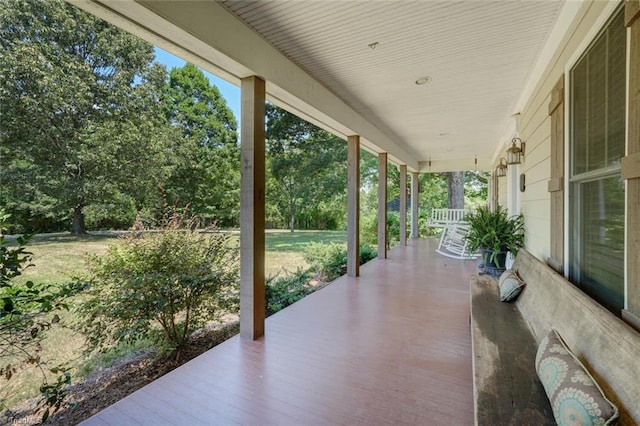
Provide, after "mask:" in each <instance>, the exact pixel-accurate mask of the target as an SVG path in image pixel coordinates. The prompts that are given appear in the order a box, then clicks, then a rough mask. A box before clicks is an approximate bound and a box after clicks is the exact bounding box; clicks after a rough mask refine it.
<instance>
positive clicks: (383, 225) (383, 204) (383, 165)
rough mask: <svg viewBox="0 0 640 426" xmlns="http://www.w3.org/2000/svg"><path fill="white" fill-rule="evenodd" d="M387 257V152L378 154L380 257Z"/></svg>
mask: <svg viewBox="0 0 640 426" xmlns="http://www.w3.org/2000/svg"><path fill="white" fill-rule="evenodd" d="M386 258H387V153H386V152H381V153H379V154H378V259H386Z"/></svg>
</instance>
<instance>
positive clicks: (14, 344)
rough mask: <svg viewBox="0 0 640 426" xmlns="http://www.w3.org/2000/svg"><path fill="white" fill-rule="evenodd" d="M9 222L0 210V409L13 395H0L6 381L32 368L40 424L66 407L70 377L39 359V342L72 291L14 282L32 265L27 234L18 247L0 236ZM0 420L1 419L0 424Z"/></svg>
mask: <svg viewBox="0 0 640 426" xmlns="http://www.w3.org/2000/svg"><path fill="white" fill-rule="evenodd" d="M8 218H9V215H8V214H5V213H4V211H3V210H2V209H0V342H2V343H1V344H0V385H1V386H0V409H1V408H8V407H6V405H7V404H8V403H9V402H8V401H9V400H10V399H11V397H12V396H14V395H11V394H7V393H6V392H5V391H6V390H7V389H9V390H11V388H10V386H9V383H8V382H9V381H10V380H12V379H14V382H13V383H15V382H16V380H15V378H16V377H17V376H19V375H20V374H22V373H25V372H26V371H28V370H30V369H35V370H37V371H38V372H39V373H40V375H41V377H42V381H41V383H40V393H41V395H42V397H43V399H42V401H41V403H40V404H41V405H43V406H46V409H45V410H44V414H43V421H44V420H46V418H47V417H48V416H49V414H50V413H51V412H56V411H58V410H59V409H60V408H61V407H62V406H63V404H64V403H65V398H66V396H67V391H68V387H69V384H70V382H71V375H70V374H69V372H68V371H67V369H66V368H64V367H63V366H52V365H48V364H47V360H45V359H43V358H42V345H41V343H42V340H43V339H44V338H45V332H46V330H49V329H50V328H51V327H52V326H53V325H54V324H57V323H58V322H59V321H60V317H59V316H58V315H57V313H56V311H57V310H61V309H67V305H66V304H65V303H64V301H65V299H66V298H67V297H68V296H70V295H71V292H72V289H71V287H68V286H58V285H51V284H36V283H34V282H32V281H27V282H25V283H24V284H18V283H17V282H16V280H15V278H17V277H19V276H20V275H22V273H23V272H24V270H25V269H26V268H27V267H29V266H31V253H30V252H28V251H27V249H26V247H25V246H26V244H27V243H28V241H29V239H30V236H28V235H27V236H21V237H18V238H17V246H10V245H9V243H8V241H7V240H6V239H5V236H4V230H5V223H6V221H7V219H8ZM49 373H52V374H53V375H55V382H54V383H49V381H48V374H49ZM49 377H50V376H49ZM4 382H7V383H6V384H5V383H4ZM13 391H15V389H13ZM0 411H3V410H0ZM3 421H4V420H3V417H2V416H1V415H0V423H2V422H3Z"/></svg>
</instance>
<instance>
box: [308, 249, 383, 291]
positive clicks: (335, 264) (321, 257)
mask: <svg viewBox="0 0 640 426" xmlns="http://www.w3.org/2000/svg"><path fill="white" fill-rule="evenodd" d="M303 256H304V260H305V261H307V263H309V265H310V270H311V271H313V272H315V273H316V274H317V276H318V279H319V280H321V281H325V282H328V281H333V280H335V279H336V278H338V277H339V276H341V275H344V274H345V273H346V272H347V247H346V245H345V244H340V243H330V244H323V243H311V244H309V245H308V246H307V247H306V248H305V251H304V254H303ZM377 256H378V253H377V252H376V251H375V250H374V249H373V247H371V246H370V245H368V244H363V245H361V246H360V265H362V264H364V263H367V262H368V261H370V260H371V259H373V258H375V257H377Z"/></svg>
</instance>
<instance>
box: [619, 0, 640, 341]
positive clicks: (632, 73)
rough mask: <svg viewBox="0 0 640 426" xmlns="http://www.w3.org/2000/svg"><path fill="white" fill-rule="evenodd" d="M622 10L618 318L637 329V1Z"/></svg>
mask: <svg viewBox="0 0 640 426" xmlns="http://www.w3.org/2000/svg"><path fill="white" fill-rule="evenodd" d="M625 7H626V10H625V23H626V26H627V27H629V28H630V34H629V36H628V37H630V43H629V45H628V46H629V96H628V102H629V104H628V111H629V115H628V117H629V123H628V127H627V129H628V138H627V139H628V145H627V156H626V157H624V158H623V159H622V177H623V178H624V179H626V181H627V187H626V191H625V192H626V196H627V210H626V219H627V226H626V233H627V238H626V239H627V246H626V248H625V251H626V257H627V259H626V260H627V262H626V264H627V265H626V266H627V274H626V280H627V294H626V306H625V308H626V309H625V310H623V311H622V317H623V318H624V319H625V320H627V321H628V322H630V323H632V324H633V325H634V326H635V328H636V329H638V330H640V1H637V0H636V1H627V2H626V3H625Z"/></svg>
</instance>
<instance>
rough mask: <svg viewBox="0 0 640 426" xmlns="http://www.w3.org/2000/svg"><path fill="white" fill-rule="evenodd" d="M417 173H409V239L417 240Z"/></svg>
mask: <svg viewBox="0 0 640 426" xmlns="http://www.w3.org/2000/svg"><path fill="white" fill-rule="evenodd" d="M418 178H419V175H418V172H411V238H418V234H419V231H418Z"/></svg>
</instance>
